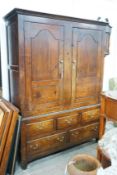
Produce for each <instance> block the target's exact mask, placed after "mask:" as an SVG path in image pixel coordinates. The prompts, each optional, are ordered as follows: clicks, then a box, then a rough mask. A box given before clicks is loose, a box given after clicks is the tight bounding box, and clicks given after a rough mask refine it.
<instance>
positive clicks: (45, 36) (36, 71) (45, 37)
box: [25, 22, 64, 110]
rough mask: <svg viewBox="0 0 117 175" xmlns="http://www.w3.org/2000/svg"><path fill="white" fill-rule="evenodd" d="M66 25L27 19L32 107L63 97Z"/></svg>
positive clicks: (28, 105) (56, 101)
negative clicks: (64, 33)
mask: <svg viewBox="0 0 117 175" xmlns="http://www.w3.org/2000/svg"><path fill="white" fill-rule="evenodd" d="M63 30H64V28H63V26H60V25H55V24H48V23H47V24H42V23H39V22H38V23H37V22H35V23H34V22H25V57H26V81H27V83H26V84H27V85H28V86H27V87H26V89H27V90H26V98H27V99H28V100H27V103H28V104H27V107H28V110H31V108H33V109H34V108H35V109H37V108H38V105H39V104H40V103H41V104H45V103H46V104H48V105H46V109H47V107H48V106H49V103H51V104H52V103H53V106H58V105H60V104H61V103H62V102H61V101H62V97H63V64H64V60H63V49H64V48H63V44H64V43H63V42H64V38H63Z"/></svg>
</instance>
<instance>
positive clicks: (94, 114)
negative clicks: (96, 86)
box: [82, 108, 100, 122]
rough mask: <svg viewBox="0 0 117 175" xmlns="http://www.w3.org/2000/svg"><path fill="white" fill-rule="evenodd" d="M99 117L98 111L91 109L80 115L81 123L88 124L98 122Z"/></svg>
mask: <svg viewBox="0 0 117 175" xmlns="http://www.w3.org/2000/svg"><path fill="white" fill-rule="evenodd" d="M99 115H100V109H99V108H98V109H92V110H90V111H86V112H83V113H82V122H90V121H94V120H98V119H99Z"/></svg>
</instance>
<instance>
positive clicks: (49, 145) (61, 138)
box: [27, 133, 67, 155]
mask: <svg viewBox="0 0 117 175" xmlns="http://www.w3.org/2000/svg"><path fill="white" fill-rule="evenodd" d="M66 138H67V137H66V133H60V134H55V135H51V136H48V137H43V138H40V139H38V140H35V141H31V142H28V143H27V151H28V154H29V155H33V154H36V153H41V152H42V151H47V150H48V151H49V150H52V149H54V148H57V147H59V148H60V147H61V146H64V145H65V144H66Z"/></svg>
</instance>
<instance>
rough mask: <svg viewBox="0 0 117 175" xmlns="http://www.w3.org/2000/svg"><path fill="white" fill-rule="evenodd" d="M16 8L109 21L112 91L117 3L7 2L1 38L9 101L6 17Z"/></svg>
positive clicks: (93, 0)
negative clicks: (110, 28)
mask: <svg viewBox="0 0 117 175" xmlns="http://www.w3.org/2000/svg"><path fill="white" fill-rule="evenodd" d="M13 8H22V9H29V10H34V11H40V12H47V13H53V14H60V15H67V16H73V17H78V18H87V19H97V17H99V16H100V17H102V18H103V19H105V18H108V19H109V21H110V24H111V26H112V27H113V28H112V34H111V44H110V55H109V56H107V57H106V59H105V67H104V83H103V84H104V85H103V90H107V89H108V79H109V78H110V77H117V71H116V70H117V69H116V67H117V59H116V57H117V48H116V46H117V20H116V17H115V16H116V11H117V2H116V0H30V1H24V0H19V1H18V0H12V1H11V0H4V1H3V2H2V3H1V5H0V34H1V36H0V38H1V54H2V80H3V96H4V97H5V98H6V99H8V97H9V95H8V76H7V55H6V39H5V23H4V21H3V19H2V17H3V16H4V15H5V14H7V13H8V12H9V11H10V10H12V9H13Z"/></svg>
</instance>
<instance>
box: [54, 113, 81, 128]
mask: <svg viewBox="0 0 117 175" xmlns="http://www.w3.org/2000/svg"><path fill="white" fill-rule="evenodd" d="M80 119H81V116H80V114H78V113H75V114H70V115H69V116H63V117H59V118H57V129H66V128H69V127H72V126H75V125H78V124H80Z"/></svg>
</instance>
